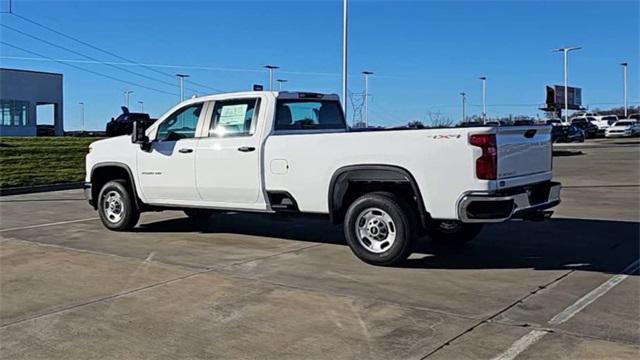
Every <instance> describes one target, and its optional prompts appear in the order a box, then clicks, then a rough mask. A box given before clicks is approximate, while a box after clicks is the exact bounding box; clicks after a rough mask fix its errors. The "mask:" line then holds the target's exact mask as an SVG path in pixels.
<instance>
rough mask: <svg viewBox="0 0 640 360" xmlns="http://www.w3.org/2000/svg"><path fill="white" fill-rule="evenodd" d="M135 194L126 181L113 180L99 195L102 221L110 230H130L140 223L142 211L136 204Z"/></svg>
mask: <svg viewBox="0 0 640 360" xmlns="http://www.w3.org/2000/svg"><path fill="white" fill-rule="evenodd" d="M133 196H135V195H134V194H131V192H130V191H129V189H128V186H127V182H126V181H125V180H112V181H109V182H108V183H106V184H104V186H103V187H102V189H101V190H100V194H99V195H98V204H97V205H98V214H99V215H100V220H101V221H102V223H103V224H104V226H106V227H107V228H108V229H110V230H115V231H123V230H130V229H132V228H133V227H134V226H136V224H137V223H138V220H139V219H140V211H138V208H137V207H136V204H135V202H134V198H133Z"/></svg>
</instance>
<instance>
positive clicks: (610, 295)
mask: <svg viewBox="0 0 640 360" xmlns="http://www.w3.org/2000/svg"><path fill="white" fill-rule="evenodd" d="M638 144H639V142H638V140H637V139H617V140H616V139H600V140H594V141H589V142H587V143H584V144H566V145H560V146H557V147H556V157H555V159H554V160H555V163H554V171H555V174H556V179H557V180H558V181H561V182H562V183H563V185H564V189H563V193H562V197H563V203H562V204H561V205H560V206H559V207H558V208H557V209H556V213H555V215H554V217H553V218H552V219H551V220H549V221H546V222H542V223H530V222H521V221H512V222H508V223H504V224H498V225H492V226H489V227H486V228H485V230H484V231H483V233H482V234H481V235H480V237H479V238H478V239H477V240H476V241H474V242H472V243H470V244H468V245H466V246H464V247H460V248H453V249H443V248H438V247H436V246H434V245H433V244H431V243H430V242H428V241H423V242H422V243H421V244H420V245H419V249H418V250H419V253H417V254H414V255H413V256H412V257H411V259H410V260H409V261H408V262H407V264H406V265H405V266H403V267H396V268H381V267H374V266H370V265H367V264H364V263H362V262H360V261H359V260H358V259H357V258H356V257H355V256H353V255H352V254H351V252H350V250H349V248H348V247H347V246H346V245H345V243H344V238H343V236H342V229H341V227H339V226H331V225H329V224H328V222H325V221H322V220H318V219H308V220H301V219H288V218H273V217H267V216H261V215H251V214H225V215H219V216H215V217H212V218H211V220H210V221H209V222H208V223H207V224H196V223H193V222H191V221H190V220H188V219H187V218H186V217H185V216H184V215H183V214H182V213H180V212H164V213H148V214H144V215H143V217H142V220H141V225H140V226H139V227H138V228H137V229H136V231H134V232H131V233H116V232H109V231H107V230H106V229H105V228H103V226H102V224H101V223H100V221H99V220H98V218H97V215H96V213H95V212H94V211H93V210H92V209H91V208H90V207H89V205H88V204H87V203H86V201H85V200H84V199H83V196H82V191H80V190H71V191H61V192H51V193H39V194H30V195H17V196H6V197H2V198H0V211H1V213H0V216H1V220H0V249H1V250H0V273H1V275H0V277H1V278H0V286H1V287H0V290H1V294H0V322H1V325H0V346H1V352H0V357H1V358H3V359H92V358H113V359H135V358H154V359H165V358H166V359H173V358H220V359H240V358H249V359H251V358H255V359H258V358H259V359H282V358H313V359H320V358H322V359H342V358H349V359H352V358H357V359H369V358H372V359H405V358H411V359H421V358H428V359H477V358H487V359H490V358H497V357H501V358H503V359H511V358H514V357H516V356H517V357H518V359H528V358H552V359H557V358H570V359H586V358H599V359H601V358H615V359H623V358H628V359H637V358H638V356H640V325H639V324H640V279H639V278H638V258H639V254H640V248H639V236H640V233H639V232H640V227H639V223H638V220H639V219H640V195H639V193H640V192H639V190H640V180H639V179H640V170H639V165H640V164H639V161H640V152H639V150H640V147H639V145H638Z"/></svg>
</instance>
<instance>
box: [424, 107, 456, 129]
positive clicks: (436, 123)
mask: <svg viewBox="0 0 640 360" xmlns="http://www.w3.org/2000/svg"><path fill="white" fill-rule="evenodd" d="M427 116H428V117H429V124H431V127H452V126H453V121H452V120H451V119H450V118H448V117H444V116H443V115H442V113H441V112H440V111H438V112H433V111H427Z"/></svg>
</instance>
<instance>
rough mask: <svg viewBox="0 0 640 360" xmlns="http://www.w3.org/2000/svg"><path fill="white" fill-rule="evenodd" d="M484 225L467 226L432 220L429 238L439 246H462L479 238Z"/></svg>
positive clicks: (427, 230)
mask: <svg viewBox="0 0 640 360" xmlns="http://www.w3.org/2000/svg"><path fill="white" fill-rule="evenodd" d="M481 230H482V224H465V223H463V222H460V221H457V220H431V222H430V224H429V226H428V227H427V229H426V233H427V236H429V238H431V239H432V240H433V241H435V242H437V243H438V244H439V245H454V246H455V245H461V244H464V243H466V242H469V241H471V240H473V239H475V238H476V236H478V234H479V233H480V231H481Z"/></svg>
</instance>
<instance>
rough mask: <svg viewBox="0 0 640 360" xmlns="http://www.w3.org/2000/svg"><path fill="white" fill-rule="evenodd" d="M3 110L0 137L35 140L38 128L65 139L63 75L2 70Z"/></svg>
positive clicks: (0, 113) (0, 116)
mask: <svg viewBox="0 0 640 360" xmlns="http://www.w3.org/2000/svg"><path fill="white" fill-rule="evenodd" d="M0 106H1V108H0V109H1V111H0V136H36V135H37V126H38V125H50V126H52V127H53V131H54V133H55V135H56V136H62V135H64V126H63V116H62V74H56V73H49V72H41V71H31V70H17V69H4V68H0ZM41 108H42V109H41ZM39 114H43V117H44V115H45V114H46V115H48V116H47V117H48V118H49V119H38V115H39Z"/></svg>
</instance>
